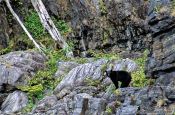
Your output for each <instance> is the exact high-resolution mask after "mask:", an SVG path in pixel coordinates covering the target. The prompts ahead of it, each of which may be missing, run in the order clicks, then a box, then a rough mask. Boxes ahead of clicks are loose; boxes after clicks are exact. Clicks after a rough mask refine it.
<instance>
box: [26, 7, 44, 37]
mask: <svg viewBox="0 0 175 115" xmlns="http://www.w3.org/2000/svg"><path fill="white" fill-rule="evenodd" d="M24 24H25V26H26V27H27V29H28V30H29V31H30V32H31V33H32V35H33V36H34V37H35V38H38V39H39V38H40V37H41V36H44V35H46V34H47V33H46V31H45V29H44V27H43V25H42V24H41V21H40V18H39V16H38V14H37V12H35V11H34V10H30V11H29V13H28V15H27V16H26V17H25V19H24Z"/></svg>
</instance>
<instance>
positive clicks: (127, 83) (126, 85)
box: [121, 80, 131, 88]
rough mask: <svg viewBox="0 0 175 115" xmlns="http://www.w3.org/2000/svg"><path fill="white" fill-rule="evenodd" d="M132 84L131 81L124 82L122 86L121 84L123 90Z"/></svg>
mask: <svg viewBox="0 0 175 115" xmlns="http://www.w3.org/2000/svg"><path fill="white" fill-rule="evenodd" d="M130 82H131V80H128V81H125V82H122V84H121V88H122V87H128V86H129V83H130Z"/></svg>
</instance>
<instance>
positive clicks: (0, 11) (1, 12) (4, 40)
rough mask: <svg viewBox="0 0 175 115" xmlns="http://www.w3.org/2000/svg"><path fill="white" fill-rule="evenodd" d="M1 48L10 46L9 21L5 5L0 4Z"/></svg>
mask: <svg viewBox="0 0 175 115" xmlns="http://www.w3.org/2000/svg"><path fill="white" fill-rule="evenodd" d="M0 17H1V19H0V25H1V26H0V49H3V48H6V47H7V46H8V31H9V27H8V22H7V19H6V13H5V7H4V6H3V5H1V4H0Z"/></svg>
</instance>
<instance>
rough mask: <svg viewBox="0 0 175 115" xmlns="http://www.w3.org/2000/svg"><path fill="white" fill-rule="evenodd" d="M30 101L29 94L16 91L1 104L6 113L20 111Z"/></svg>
mask: <svg viewBox="0 0 175 115" xmlns="http://www.w3.org/2000/svg"><path fill="white" fill-rule="evenodd" d="M27 103H28V98H27V95H26V94H25V93H23V92H20V91H15V92H13V93H11V94H9V95H8V97H7V98H6V100H5V101H4V102H3V104H2V106H1V111H2V112H3V113H6V114H10V113H15V112H19V111H20V110H21V109H22V108H23V107H25V106H26V105H27Z"/></svg>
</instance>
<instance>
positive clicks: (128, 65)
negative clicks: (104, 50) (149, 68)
mask: <svg viewBox="0 0 175 115" xmlns="http://www.w3.org/2000/svg"><path fill="white" fill-rule="evenodd" d="M111 63H112V64H113V65H114V68H113V70H116V71H117V70H125V71H128V72H133V71H135V70H136V69H137V64H136V63H135V62H134V61H132V60H130V59H123V60H116V61H114V62H111ZM104 64H107V60H103V59H101V60H97V61H95V62H91V63H85V64H82V65H79V66H77V67H75V68H73V69H72V70H71V71H70V72H69V73H68V74H67V75H66V76H65V77H64V78H63V80H62V81H61V82H60V83H59V84H58V85H57V87H56V89H55V90H54V94H56V95H60V94H59V93H60V92H62V91H61V90H64V89H67V88H68V89H69V90H72V89H73V88H74V87H78V86H82V85H83V86H84V85H85V86H86V85H87V84H85V81H86V79H91V80H92V81H95V80H99V81H101V80H103V79H105V76H104V75H103V71H104V70H103V71H102V70H101V69H102V67H103V66H104ZM109 69H111V67H110V64H109V65H108V67H107V70H109ZM105 81H106V82H107V81H109V80H105ZM106 82H103V81H102V83H104V84H103V85H105V84H106V85H108V84H109V83H106Z"/></svg>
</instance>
